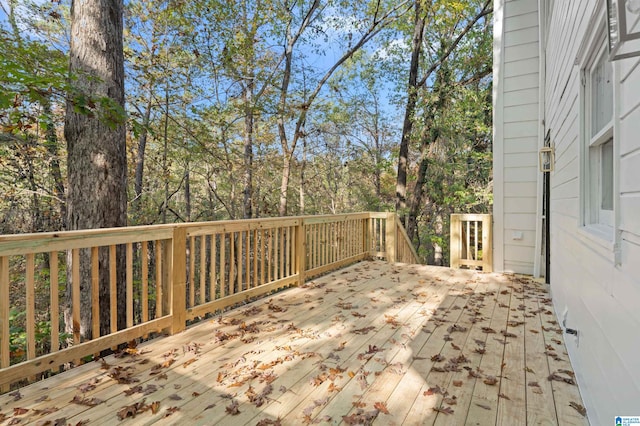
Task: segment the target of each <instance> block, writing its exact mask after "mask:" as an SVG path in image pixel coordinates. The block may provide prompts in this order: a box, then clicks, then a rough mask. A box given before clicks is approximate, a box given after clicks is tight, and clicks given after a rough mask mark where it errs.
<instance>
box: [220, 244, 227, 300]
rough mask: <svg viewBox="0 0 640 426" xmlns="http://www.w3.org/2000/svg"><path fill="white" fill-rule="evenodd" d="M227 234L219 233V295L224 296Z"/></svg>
mask: <svg viewBox="0 0 640 426" xmlns="http://www.w3.org/2000/svg"><path fill="white" fill-rule="evenodd" d="M226 241H227V234H225V233H224V232H223V233H222V234H220V297H221V298H222V297H225V295H226V291H225V290H226V285H225V284H226V283H225V276H224V275H225V269H226V259H225V257H226V254H227V247H226Z"/></svg>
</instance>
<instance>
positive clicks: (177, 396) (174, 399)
mask: <svg viewBox="0 0 640 426" xmlns="http://www.w3.org/2000/svg"><path fill="white" fill-rule="evenodd" d="M167 398H169V399H170V400H172V401H180V400H181V399H182V397H181V396H180V395H178V394H175V393H174V394H171V395H169V396H168V397H167Z"/></svg>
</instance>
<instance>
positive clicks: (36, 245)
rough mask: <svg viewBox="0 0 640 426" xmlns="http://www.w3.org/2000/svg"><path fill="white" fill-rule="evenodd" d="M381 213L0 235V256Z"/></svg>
mask: <svg viewBox="0 0 640 426" xmlns="http://www.w3.org/2000/svg"><path fill="white" fill-rule="evenodd" d="M382 215H386V213H370V212H360V213H347V214H339V215H318V216H284V217H267V218H256V219H237V220H220V221H209V222H189V223H169V224H160V225H142V226H126V227H121V228H101V229H82V230H75V231H59V232H40V233H29V234H11V235H0V256H12V255H22V254H29V253H43V252H47V251H56V250H58V251H62V250H68V249H76V248H87V247H96V246H98V247H99V246H108V245H112V244H126V243H130V242H140V241H153V240H163V239H169V238H171V235H172V232H173V230H174V229H176V228H186V229H187V233H188V235H189V236H196V235H203V234H209V233H211V232H214V233H220V232H237V231H244V230H254V229H269V228H275V227H279V226H296V225H298V224H299V223H300V221H301V220H304V221H305V223H309V224H314V223H328V222H336V221H338V222H339V221H346V220H350V219H366V218H369V217H374V216H375V217H383V216H382Z"/></svg>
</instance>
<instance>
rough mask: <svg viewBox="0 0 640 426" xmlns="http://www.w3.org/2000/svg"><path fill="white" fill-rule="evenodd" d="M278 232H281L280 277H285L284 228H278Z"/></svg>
mask: <svg viewBox="0 0 640 426" xmlns="http://www.w3.org/2000/svg"><path fill="white" fill-rule="evenodd" d="M278 233H279V234H280V236H279V238H280V253H279V256H280V274H279V275H278V278H284V228H278Z"/></svg>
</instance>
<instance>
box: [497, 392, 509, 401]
mask: <svg viewBox="0 0 640 426" xmlns="http://www.w3.org/2000/svg"><path fill="white" fill-rule="evenodd" d="M498 397H500V398H503V399H507V400H509V401H511V398H509V397H508V396H507V395H505V394H503V393H500V394H498Z"/></svg>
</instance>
